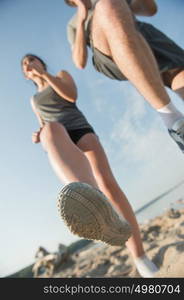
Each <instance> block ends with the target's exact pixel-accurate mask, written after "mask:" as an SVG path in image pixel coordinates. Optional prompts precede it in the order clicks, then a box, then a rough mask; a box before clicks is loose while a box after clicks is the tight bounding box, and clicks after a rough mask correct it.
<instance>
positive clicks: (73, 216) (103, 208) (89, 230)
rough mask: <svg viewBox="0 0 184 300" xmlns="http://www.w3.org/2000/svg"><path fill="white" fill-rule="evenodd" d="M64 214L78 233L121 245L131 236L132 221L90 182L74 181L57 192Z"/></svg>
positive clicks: (89, 237) (73, 230)
mask: <svg viewBox="0 0 184 300" xmlns="http://www.w3.org/2000/svg"><path fill="white" fill-rule="evenodd" d="M58 209H59V213H60V216H61V218H62V219H63V221H64V223H65V224H66V225H67V226H68V228H69V229H70V231H71V232H72V233H73V234H75V235H78V236H79V237H82V238H85V239H88V240H95V241H102V242H104V243H106V244H108V245H111V246H122V245H124V244H125V242H126V241H127V240H128V239H129V237H130V236H131V227H130V225H129V223H128V222H127V221H126V220H125V219H124V218H120V216H119V215H118V214H117V213H116V211H115V210H114V209H113V207H112V206H111V205H110V203H109V201H108V199H107V198H106V197H105V195H104V194H103V193H102V192H100V191H99V190H97V189H95V188H93V187H92V186H90V185H89V184H86V183H81V182H72V183H70V184H67V185H66V186H64V187H63V188H62V189H61V191H60V193H59V195H58Z"/></svg>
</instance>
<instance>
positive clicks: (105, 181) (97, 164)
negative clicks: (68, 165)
mask: <svg viewBox="0 0 184 300" xmlns="http://www.w3.org/2000/svg"><path fill="white" fill-rule="evenodd" d="M77 146H78V147H79V148H80V149H81V150H82V151H84V153H85V155H86V157H87V158H88V160H89V162H90V165H91V168H92V170H93V174H94V176H95V179H96V181H97V183H98V186H99V188H100V190H101V191H102V192H103V193H104V194H105V195H106V197H107V198H108V199H109V200H110V201H111V204H112V205H113V206H114V207H115V208H116V210H118V212H119V213H120V214H122V215H123V216H124V218H125V219H126V220H127V221H128V222H129V223H130V224H131V227H132V236H131V237H130V238H129V240H128V241H127V243H126V245H127V247H128V249H129V250H130V252H131V254H132V256H133V257H140V256H142V255H143V254H144V249H143V245H142V241H141V237H140V232H139V227H138V224H137V221H136V218H135V215H134V212H133V210H132V208H131V205H130V203H129V202H128V199H127V198H126V196H125V194H124V193H123V191H122V190H121V188H120V187H119V185H118V183H117V182H116V180H115V178H114V176H113V174H112V171H111V168H110V166H109V163H108V160H107V157H106V154H105V152H104V150H103V148H102V146H101V144H100V142H99V140H98V138H97V136H96V135H94V134H91V133H89V134H86V135H84V136H83V137H82V138H81V139H80V140H79V142H78V143H77Z"/></svg>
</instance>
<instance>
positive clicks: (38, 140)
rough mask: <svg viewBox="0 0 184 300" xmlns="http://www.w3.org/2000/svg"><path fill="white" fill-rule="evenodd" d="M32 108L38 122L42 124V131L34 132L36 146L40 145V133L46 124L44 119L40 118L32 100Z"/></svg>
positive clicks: (33, 137) (33, 138)
mask: <svg viewBox="0 0 184 300" xmlns="http://www.w3.org/2000/svg"><path fill="white" fill-rule="evenodd" d="M31 106H32V109H33V112H34V113H35V115H36V117H37V119H38V122H39V124H40V129H39V130H38V131H35V132H33V134H32V142H33V143H34V144H37V143H40V133H41V130H42V128H43V126H44V122H43V120H42V118H41V117H40V115H39V113H38V111H37V110H36V108H35V105H34V102H33V100H31Z"/></svg>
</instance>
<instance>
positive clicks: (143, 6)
mask: <svg viewBox="0 0 184 300" xmlns="http://www.w3.org/2000/svg"><path fill="white" fill-rule="evenodd" d="M130 8H131V10H132V12H133V13H134V14H135V15H139V16H153V15H155V14H156V13H157V4H156V3H155V0H132V1H131V4H130Z"/></svg>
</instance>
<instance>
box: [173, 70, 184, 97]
mask: <svg viewBox="0 0 184 300" xmlns="http://www.w3.org/2000/svg"><path fill="white" fill-rule="evenodd" d="M171 89H172V90H173V91H174V92H176V93H177V94H178V95H179V96H180V97H181V99H183V100H184V68H183V70H182V69H181V70H178V71H175V72H174V74H173V76H172V75H171Z"/></svg>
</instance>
